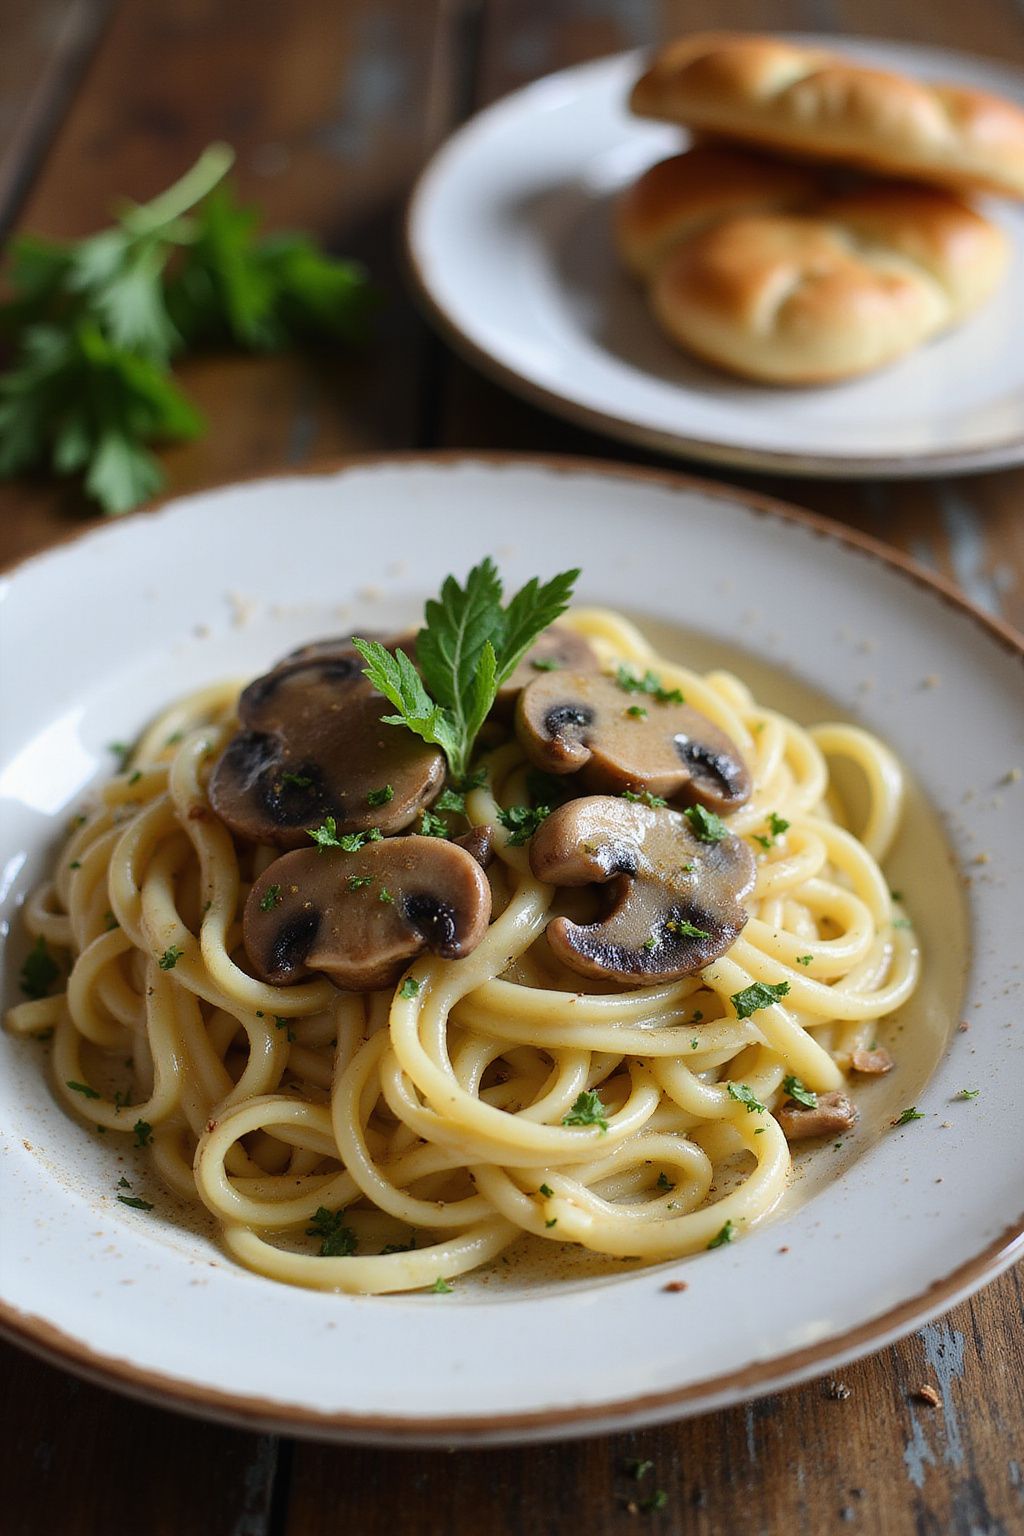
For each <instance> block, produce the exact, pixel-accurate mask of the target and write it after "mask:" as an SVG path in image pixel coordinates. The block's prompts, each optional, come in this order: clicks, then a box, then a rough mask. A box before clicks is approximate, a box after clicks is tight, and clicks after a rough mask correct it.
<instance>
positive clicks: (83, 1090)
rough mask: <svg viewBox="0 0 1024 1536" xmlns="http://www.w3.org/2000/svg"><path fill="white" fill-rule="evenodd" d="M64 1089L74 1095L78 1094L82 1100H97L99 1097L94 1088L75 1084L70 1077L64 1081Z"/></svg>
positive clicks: (83, 1084)
mask: <svg viewBox="0 0 1024 1536" xmlns="http://www.w3.org/2000/svg"><path fill="white" fill-rule="evenodd" d="M64 1086H65V1087H66V1088H71V1089H72V1090H73V1091H74V1092H75V1093H80V1094H81V1095H82V1098H83V1099H98V1098H99V1097H100V1095H99V1094H98V1093H97V1092H96V1089H95V1088H90V1087H89V1084H88V1083H76V1082H74V1081H73V1080H72V1079H71V1078H70V1077H69V1078H68V1079H67V1080H66V1082H65V1085H64Z"/></svg>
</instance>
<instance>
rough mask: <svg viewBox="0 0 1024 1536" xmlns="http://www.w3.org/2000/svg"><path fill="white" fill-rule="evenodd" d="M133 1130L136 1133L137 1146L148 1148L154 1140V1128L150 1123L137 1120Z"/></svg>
mask: <svg viewBox="0 0 1024 1536" xmlns="http://www.w3.org/2000/svg"><path fill="white" fill-rule="evenodd" d="M132 1130H133V1131H134V1132H135V1145H136V1146H137V1147H148V1146H149V1144H150V1142H151V1141H152V1140H153V1127H152V1126H151V1125H150V1123H149V1121H148V1120H136V1122H135V1124H134V1125H133V1126H132Z"/></svg>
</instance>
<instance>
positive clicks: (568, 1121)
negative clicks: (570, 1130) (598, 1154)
mask: <svg viewBox="0 0 1024 1536" xmlns="http://www.w3.org/2000/svg"><path fill="white" fill-rule="evenodd" d="M562 1124H563V1125H596V1126H599V1127H600V1129H601V1130H602V1131H607V1129H608V1111H607V1110H606V1109H605V1107H604V1105H603V1104H602V1103H601V1096H600V1094H599V1093H598V1092H597V1089H596V1088H587V1089H584V1091H583V1092H582V1093H581V1094H579V1096H578V1097H577V1099H576V1102H575V1103H574V1104H573V1106H572V1109H570V1111H569V1113H568V1114H567V1115H563V1116H562Z"/></svg>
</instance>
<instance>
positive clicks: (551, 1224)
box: [544, 1216, 558, 1227]
mask: <svg viewBox="0 0 1024 1536" xmlns="http://www.w3.org/2000/svg"><path fill="white" fill-rule="evenodd" d="M544 1225H545V1226H546V1227H557V1226H558V1217H557V1216H552V1218H551V1220H550V1221H546V1222H545V1223H544Z"/></svg>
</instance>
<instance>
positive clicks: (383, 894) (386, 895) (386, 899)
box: [377, 885, 395, 907]
mask: <svg viewBox="0 0 1024 1536" xmlns="http://www.w3.org/2000/svg"><path fill="white" fill-rule="evenodd" d="M377 900H378V901H382V902H383V903H384V905H385V906H386V907H393V906H394V904H395V898H394V897H393V896H392V894H391V892H390V891H389V890H388V888H387V886H386V885H382V886H381V888H380V890H379V891H378V892H377Z"/></svg>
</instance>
